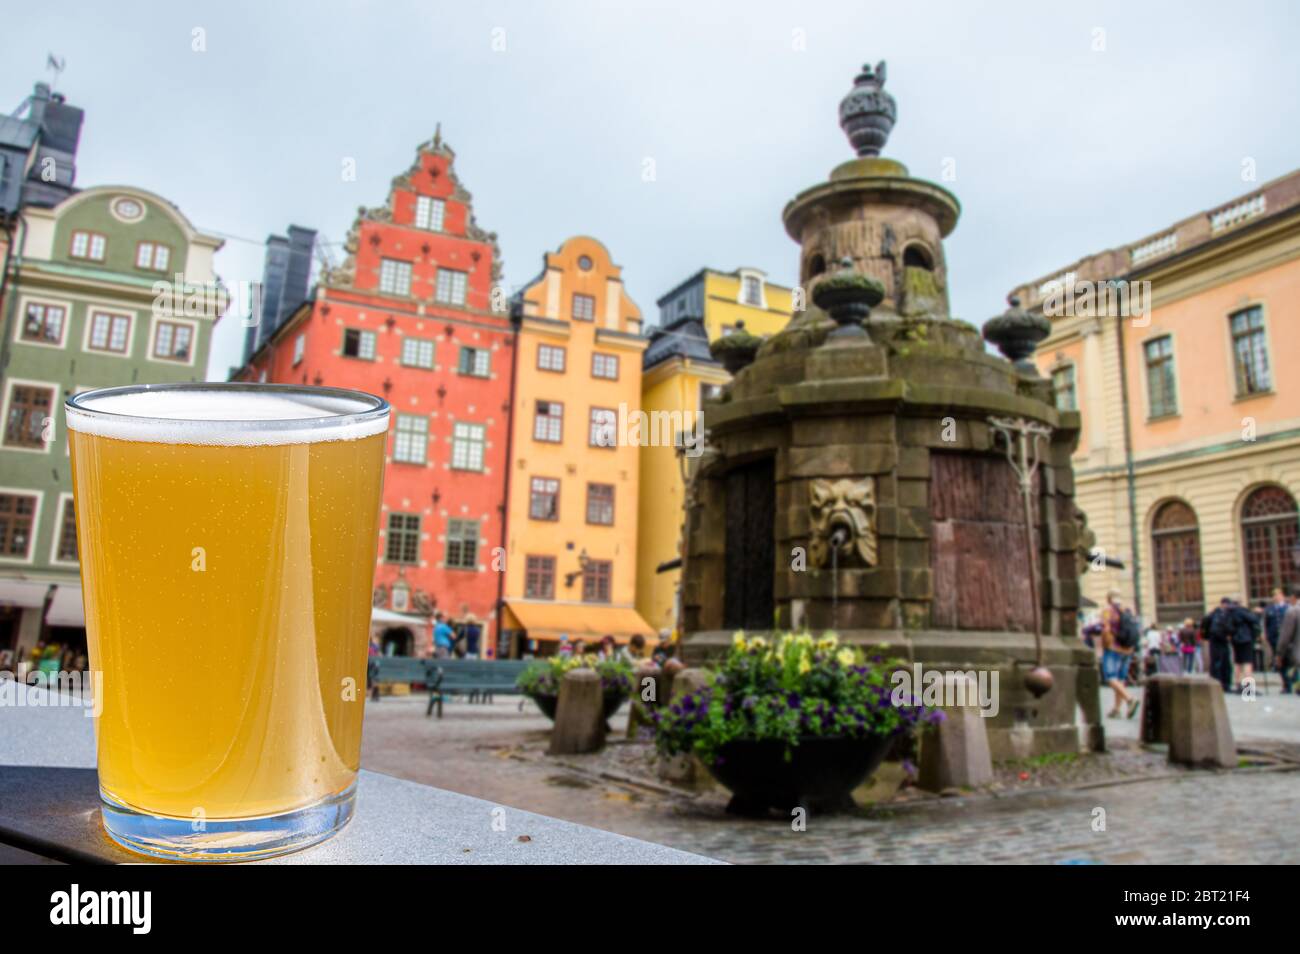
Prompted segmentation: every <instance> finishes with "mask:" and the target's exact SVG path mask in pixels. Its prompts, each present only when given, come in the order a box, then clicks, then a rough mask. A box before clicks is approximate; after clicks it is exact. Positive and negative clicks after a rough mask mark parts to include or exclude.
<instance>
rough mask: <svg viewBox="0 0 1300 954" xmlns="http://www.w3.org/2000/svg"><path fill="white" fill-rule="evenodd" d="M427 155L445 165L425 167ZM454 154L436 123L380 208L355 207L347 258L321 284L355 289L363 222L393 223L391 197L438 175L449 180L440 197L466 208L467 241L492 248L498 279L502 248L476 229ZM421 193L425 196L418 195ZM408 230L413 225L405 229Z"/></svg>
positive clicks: (494, 275) (494, 278) (494, 274)
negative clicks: (420, 178)
mask: <svg viewBox="0 0 1300 954" xmlns="http://www.w3.org/2000/svg"><path fill="white" fill-rule="evenodd" d="M426 156H438V157H440V158H442V159H445V160H446V163H445V166H443V165H442V164H439V165H434V166H432V167H427V166H426V164H425V161H424V160H425V157H426ZM455 162H456V153H455V151H454V150H453V149H452V148H451V146H449V145H447V144H446V143H445V142H443V140H442V126H441V124H439V126H438V128H437V129H436V130H435V131H434V134H433V138H432V139H430V140H429V141H428V142H425V143H422V144H421V145H420V146H419V147H418V148H417V149H416V151H415V160H414V161H413V162H412V163H411V166H410V168H408V169H407V170H406V171H405V172H403V173H401V174H400V175H396V176H394V177H393V179H392V182H391V183H390V185H389V192H388V198H387V200H386V201H385V202H384V204H383V205H380V206H372V207H366V206H364V205H363V206H359V207H358V208H357V217H356V219H355V220H354V221H353V223H352V227H351V228H350V229H349V230H348V235H347V239H346V240H345V241H344V243H343V247H344V250H345V251H346V252H347V258H346V259H345V260H344V262H343V264H342V265H340V266H338V267H336V268H331V269H326V270H324V271H323V272H322V273H321V283H322V284H324V285H327V286H333V287H336V288H338V287H342V288H349V289H354V290H356V289H355V282H356V265H357V261H356V255H357V250H358V249H359V248H360V247H361V231H362V226H363V224H364V223H367V222H375V223H381V224H386V225H391V224H393V197H394V196H395V195H396V194H397V193H398V192H416V191H418V190H417V189H416V186H415V182H416V178H417V177H418V176H420V175H429V174H433V175H434V176H435V177H436V176H441V175H443V174H444V171H443V169H444V168H445V175H447V176H448V178H449V179H450V181H451V187H452V188H451V192H450V194H448V195H446V196H439V198H445V199H447V200H449V201H451V202H459V203H462V204H463V205H464V206H465V209H466V226H465V235H464V237H465V238H466V239H469V240H471V241H475V242H483V243H485V244H487V245H490V246H491V247H492V281H493V282H499V281H500V280H501V248H500V246H499V245H498V244H497V233H496V232H489V231H486V230H485V229H483V228H482V227H480V226H479V224H478V221H477V220H476V219H475V217H474V210H473V205H472V203H473V199H474V197H473V195H472V194H471V193H470V192H469V190H468V189H466V188H465V187H464V186H463V185H462V184H461V181H460V178H459V177H458V176H457V175H456V171H455ZM420 194H424V193H420ZM406 227H408V228H410V227H413V226H406Z"/></svg>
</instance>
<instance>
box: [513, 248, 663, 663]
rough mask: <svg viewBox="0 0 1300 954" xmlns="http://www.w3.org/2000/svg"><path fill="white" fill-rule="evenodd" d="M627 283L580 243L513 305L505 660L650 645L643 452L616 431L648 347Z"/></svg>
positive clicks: (605, 254)
mask: <svg viewBox="0 0 1300 954" xmlns="http://www.w3.org/2000/svg"><path fill="white" fill-rule="evenodd" d="M621 276H622V269H621V268H620V267H619V266H617V265H615V264H614V263H613V261H612V260H611V259H610V255H609V251H608V250H607V249H606V248H605V246H604V245H602V244H601V243H600V242H598V241H596V240H595V239H593V238H588V237H586V236H578V237H575V238H571V239H569V240H568V241H566V242H565V243H564V244H563V245H561V246H560V248H559V249H558V250H557V251H554V252H549V253H547V255H546V257H545V266H544V267H543V269H542V273H541V275H539V276H538V277H537V278H536V279H535V280H534V281H533V282H532V283H531V284H529V285H528V286H527V287H526V288H525V289H524V290H523V291H522V292H521V293H520V294H519V295H518V296H517V297H516V299H515V301H514V303H513V307H514V316H515V320H516V321H517V322H518V325H519V333H518V336H517V339H516V341H517V344H516V347H517V354H516V360H515V378H514V390H513V393H512V396H511V402H512V411H511V421H512V423H511V428H512V430H511V437H510V451H509V483H508V486H507V490H506V507H507V512H508V522H507V529H506V537H507V545H506V555H505V560H506V567H505V570H506V578H505V601H504V606H503V607H502V621H501V626H502V632H503V634H504V635H505V637H506V639H507V640H508V641H509V643H510V650H509V652H510V655H514V656H519V655H523V654H536V655H547V654H549V653H551V652H552V651H553V650H554V649H555V647H556V646H557V645H558V642H559V640H561V639H562V638H564V637H566V636H567V637H569V638H571V639H574V640H579V639H580V640H583V641H585V642H587V643H588V644H592V643H594V642H596V641H598V640H600V638H601V637H602V636H604V635H606V634H608V635H611V636H614V637H615V638H616V639H617V640H618V641H619V642H626V641H627V640H628V639H630V638H631V636H632V635H634V634H636V633H640V634H641V635H643V636H646V637H647V638H649V637H650V636H651V635H652V634H653V633H652V630H651V629H650V627H649V626H648V625H646V623H645V621H644V620H643V619H642V618H641V617H640V615H638V613H637V611H636V608H635V603H636V555H637V490H638V482H639V469H638V460H639V453H640V446H639V445H638V444H635V443H632V442H630V441H627V440H624V439H623V438H624V434H623V431H624V430H626V428H624V427H622V426H621V424H620V420H625V419H626V415H627V414H628V412H635V411H636V410H638V409H639V407H640V403H641V357H642V353H643V352H644V351H645V348H646V344H647V342H646V339H645V338H644V337H643V336H642V334H641V309H640V308H638V307H637V305H636V303H635V302H633V301H632V299H631V298H629V297H628V294H627V291H626V289H624V287H623V280H622V277H621ZM503 655H505V654H504V653H503Z"/></svg>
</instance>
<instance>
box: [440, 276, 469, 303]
mask: <svg viewBox="0 0 1300 954" xmlns="http://www.w3.org/2000/svg"><path fill="white" fill-rule="evenodd" d="M467 277H468V276H467V275H466V273H465V272H458V271H455V270H454V269H450V268H440V269H438V285H437V288H436V289H435V292H434V297H435V298H437V299H438V301H441V302H446V303H447V304H449V305H463V304H465V282H466V279H467Z"/></svg>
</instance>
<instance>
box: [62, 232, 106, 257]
mask: <svg viewBox="0 0 1300 954" xmlns="http://www.w3.org/2000/svg"><path fill="white" fill-rule="evenodd" d="M107 251H108V239H106V238H105V237H104V236H102V235H100V234H99V233H98V232H73V233H72V247H71V249H70V254H71V255H72V257H73V258H84V259H89V260H90V261H92V262H102V261H103V260H104V255H105V253H106V252H107Z"/></svg>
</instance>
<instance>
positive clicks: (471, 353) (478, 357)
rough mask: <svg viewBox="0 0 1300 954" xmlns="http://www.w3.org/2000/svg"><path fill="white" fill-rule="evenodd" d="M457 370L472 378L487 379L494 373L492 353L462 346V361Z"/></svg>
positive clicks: (485, 349)
mask: <svg viewBox="0 0 1300 954" xmlns="http://www.w3.org/2000/svg"><path fill="white" fill-rule="evenodd" d="M456 370H457V371H458V372H460V373H461V374H468V375H469V376H470V377H471V378H486V377H489V376H490V375H491V373H492V352H491V351H488V350H487V348H470V347H467V346H465V345H461V348H460V361H459V362H458V363H457V365H456Z"/></svg>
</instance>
